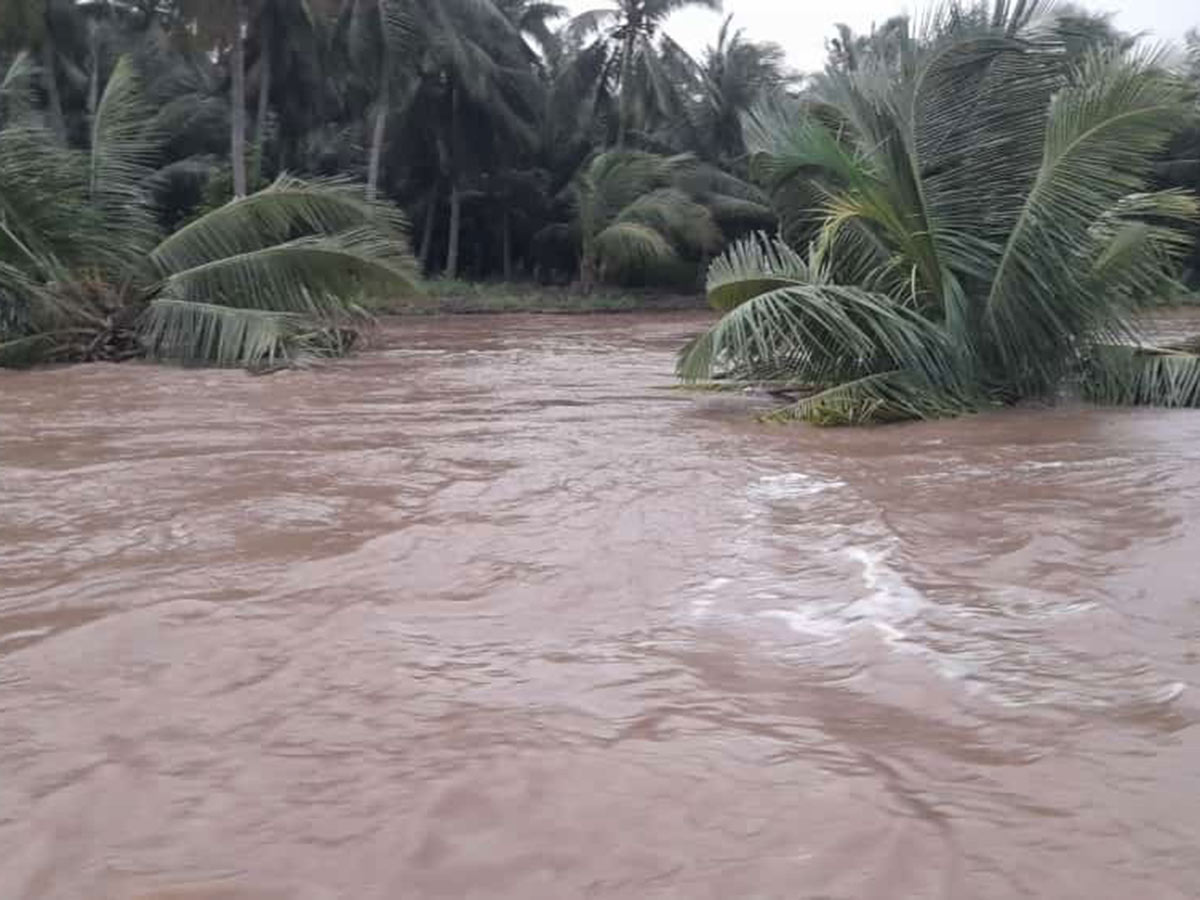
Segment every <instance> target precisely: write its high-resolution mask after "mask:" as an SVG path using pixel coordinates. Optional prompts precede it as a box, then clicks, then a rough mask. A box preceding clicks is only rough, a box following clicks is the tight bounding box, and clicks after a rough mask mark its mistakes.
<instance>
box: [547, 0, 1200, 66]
mask: <svg viewBox="0 0 1200 900" xmlns="http://www.w3.org/2000/svg"><path fill="white" fill-rule="evenodd" d="M561 2H563V3H564V4H565V5H566V6H567V8H568V9H570V10H571V12H572V14H574V13H577V12H581V11H583V10H585V9H595V8H597V7H603V6H607V3H605V2H604V0H598V2H597V0H561ZM724 2H725V12H724V13H723V14H722V13H714V12H709V11H708V10H698V9H690V10H683V11H681V12H678V13H675V15H674V16H672V17H671V19H669V20H668V21H667V25H666V31H667V33H668V34H670V35H671V37H673V38H675V40H677V41H679V42H680V43H681V44H683V46H684V47H685V48H686V49H687V50H689V51H690V52H691V53H693V54H699V53H700V51H702V50H703V49H704V48H705V47H706V46H708V45H709V44H712V43H714V42H715V41H716V38H717V31H718V29H719V28H720V27H721V19H722V18H723V16H724V15H728V14H729V13H733V21H734V26H735V27H737V28H742V29H744V30H745V32H746V36H747V37H749V38H751V39H753V40H758V41H775V42H776V43H777V44H781V45H782V46H783V48H784V49H785V50H786V51H787V53H788V59H789V61H790V62H791V64H792V66H794V67H795V68H797V69H799V70H801V71H811V70H815V69H820V68H821V66H822V65H823V64H824V61H825V41H826V40H827V39H828V38H830V37H833V36H834V33H835V32H834V29H833V26H834V23H835V22H845V23H846V24H847V25H849V26H850V27H851V28H852V29H854V31H855V32H859V33H865V32H868V31H870V30H871V24H872V23H873V22H879V23H882V22H883V21H884V20H886V19H887V18H889V17H890V16H893V15H896V14H898V13H901V12H909V13H916V14H919V13H920V12H921V11H923V10H924V9H926V8H927V7H928V5H929V4H927V3H923V2H917V3H914V2H911V0H839V2H837V3H812V2H810V0H724ZM1080 5H1083V6H1086V7H1087V8H1089V9H1095V10H1098V11H1101V12H1111V13H1113V14H1114V19H1113V21H1114V24H1115V25H1116V26H1117V27H1118V28H1120V29H1121V30H1122V31H1129V32H1135V33H1138V32H1148V33H1149V35H1150V36H1151V37H1152V38H1154V39H1156V40H1160V41H1176V40H1179V39H1180V38H1182V37H1183V33H1184V32H1185V31H1187V30H1188V29H1189V28H1193V27H1196V26H1200V3H1197V2H1196V0H1085V2H1083V3H1081V4H1080Z"/></svg>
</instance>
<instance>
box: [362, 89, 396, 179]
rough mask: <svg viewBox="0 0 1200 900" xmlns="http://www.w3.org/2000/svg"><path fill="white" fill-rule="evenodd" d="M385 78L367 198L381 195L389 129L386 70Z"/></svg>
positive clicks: (373, 133) (369, 165)
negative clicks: (381, 167)
mask: <svg viewBox="0 0 1200 900" xmlns="http://www.w3.org/2000/svg"><path fill="white" fill-rule="evenodd" d="M380 77H381V78H382V79H383V80H382V83H381V84H380V86H379V97H378V98H377V99H376V101H375V124H374V127H373V128H372V129H371V158H370V161H369V162H368V163H367V199H368V200H374V199H375V198H376V197H377V196H379V165H380V162H381V160H382V159H383V139H384V136H385V132H386V131H387V117H388V106H389V104H390V102H391V101H390V94H389V91H388V78H387V73H386V72H381V73H380Z"/></svg>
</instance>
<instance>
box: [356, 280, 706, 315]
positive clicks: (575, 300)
mask: <svg viewBox="0 0 1200 900" xmlns="http://www.w3.org/2000/svg"><path fill="white" fill-rule="evenodd" d="M708 308H709V307H708V302H707V300H706V299H705V297H704V295H703V294H701V293H699V292H697V293H694V294H685V293H679V292H678V291H671V290H670V289H664V288H622V287H610V286H596V287H593V288H592V289H590V290H584V289H582V288H581V287H579V286H578V285H542V284H534V283H532V282H503V281H499V282H472V281H462V280H453V279H437V280H430V281H429V282H427V283H426V284H425V285H424V289H423V291H422V292H421V296H414V297H405V298H400V299H397V300H394V301H389V302H387V303H386V304H382V305H376V306H375V307H374V308H373V309H372V310H371V311H372V312H374V313H375V314H377V315H401V316H414V315H415V316H421V315H447V314H459V315H462V314H474V313H617V312H666V311H672V310H689V309H697V310H698V309H708Z"/></svg>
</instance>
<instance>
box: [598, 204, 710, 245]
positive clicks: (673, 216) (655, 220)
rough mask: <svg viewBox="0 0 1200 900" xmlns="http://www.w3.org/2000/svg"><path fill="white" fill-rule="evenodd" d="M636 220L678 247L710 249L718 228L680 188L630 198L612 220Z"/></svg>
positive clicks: (706, 212) (622, 221)
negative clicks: (630, 200)
mask: <svg viewBox="0 0 1200 900" xmlns="http://www.w3.org/2000/svg"><path fill="white" fill-rule="evenodd" d="M622 223H640V224H642V225H646V226H648V227H650V228H652V229H654V230H655V231H656V232H658V233H659V234H660V235H662V236H663V237H665V238H666V239H667V240H668V241H669V242H670V243H671V244H673V245H674V246H675V247H676V248H679V249H681V250H683V249H686V250H690V251H694V252H697V253H701V254H707V253H714V252H716V250H717V249H718V248H719V247H720V244H721V232H720V229H718V228H717V226H716V223H715V222H714V221H713V218H712V214H711V213H710V212H709V211H708V210H707V209H706V208H705V207H704V206H702V205H701V204H699V203H697V202H696V201H695V200H693V199H692V198H691V197H689V196H688V195H687V194H685V193H684V192H683V191H680V190H678V189H676V188H659V189H658V190H655V191H651V192H650V193H648V194H644V195H643V196H641V197H639V198H638V199H636V200H634V201H633V202H632V203H630V204H629V205H628V206H626V207H625V208H624V209H623V210H621V212H620V214H619V215H618V216H617V220H616V224H622Z"/></svg>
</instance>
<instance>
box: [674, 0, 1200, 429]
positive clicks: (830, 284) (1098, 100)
mask: <svg viewBox="0 0 1200 900" xmlns="http://www.w3.org/2000/svg"><path fill="white" fill-rule="evenodd" d="M1038 13H1039V10H1038V9H1037V4H1036V3H1028V4H1025V3H1019V4H1016V5H1015V6H1012V7H1010V6H1009V5H1008V4H1007V3H1005V2H1004V0H999V2H998V3H997V6H996V7H995V9H994V10H993V11H992V12H991V14H990V15H988V14H987V13H986V12H985V11H980V10H979V9H977V8H975V9H970V10H966V11H964V10H959V9H953V8H952V9H951V10H950V11H949V12H948V13H946V14H945V18H943V19H942V20H941V21H939V22H936V23H934V25H935V27H934V30H933V33H932V36H931V37H929V38H926V39H925V40H923V41H922V42H920V44H919V45H916V46H908V47H904V48H901V52H899V53H898V54H896V56H895V57H894V59H893V60H892V61H890V62H886V63H885V64H880V65H876V64H873V63H872V62H871V59H870V58H867V59H866V60H863V61H860V64H859V66H858V67H857V68H856V69H854V70H849V69H847V68H845V67H842V68H838V69H831V70H830V71H829V72H827V74H826V76H825V77H824V78H823V79H822V80H821V82H820V83H819V84H818V86H817V87H816V89H815V96H814V97H813V98H812V99H811V100H809V101H807V102H805V103H804V104H803V106H801V107H797V106H795V105H790V104H788V103H786V102H777V103H775V104H773V105H771V106H769V107H761V108H760V109H759V110H758V112H757V114H756V115H755V116H753V117H752V120H751V121H749V122H748V123H747V125H748V127H747V141H748V143H749V145H750V147H751V150H752V152H753V154H754V168H755V170H756V173H757V174H758V175H759V176H760V177H761V178H762V179H763V180H764V181H765V183H766V184H767V185H768V187H769V188H770V189H771V190H772V191H773V192H774V193H775V196H776V198H777V200H780V201H782V202H784V203H785V205H787V203H788V201H789V199H791V200H794V199H795V198H796V197H798V196H803V195H808V196H812V197H815V198H817V201H818V204H817V207H816V210H815V213H814V214H813V215H810V216H809V217H808V219H807V222H805V221H804V219H805V217H804V216H803V215H796V213H797V212H798V210H796V209H785V210H784V212H791V213H792V214H793V215H792V219H793V226H794V227H793V228H792V230H791V231H790V232H789V234H790V236H792V237H793V238H794V239H796V238H798V239H800V240H801V241H803V242H804V243H807V244H808V246H807V247H806V248H805V251H806V252H804V253H800V252H797V251H796V250H795V249H793V247H792V246H788V245H786V244H783V243H781V242H779V241H776V240H769V239H765V238H761V239H755V240H750V241H747V242H745V243H743V244H740V245H738V246H736V247H734V248H732V249H731V250H730V251H729V252H728V254H727V255H726V256H724V257H723V258H722V259H720V260H718V261H717V262H716V263H715V264H714V265H713V266H712V268H711V270H710V273H709V279H708V287H709V295H710V298H711V300H712V302H713V303H714V304H715V305H716V306H717V307H718V308H720V309H722V310H723V311H724V312H725V315H724V317H723V318H722V319H721V320H720V321H719V322H718V323H717V325H715V326H714V327H713V328H712V329H711V330H710V331H709V332H707V333H706V334H704V335H703V336H701V337H700V338H699V339H697V340H696V341H695V342H693V343H692V344H691V345H690V346H689V347H688V348H686V349H685V351H684V352H683V354H682V356H681V359H680V363H679V372H680V374H681V375H682V376H683V377H685V378H688V379H701V378H707V377H711V376H713V375H717V374H724V375H729V376H733V377H735V378H744V379H752V380H760V379H773V380H774V379H782V380H785V381H789V382H794V383H797V384H803V385H805V386H806V387H807V388H808V389H809V392H810V395H809V396H807V397H806V398H805V399H803V400H801V401H800V402H799V403H797V404H796V405H795V406H792V407H790V408H788V409H787V410H786V411H785V412H784V413H783V415H784V416H795V417H801V418H805V419H808V420H810V421H817V422H826V423H843V422H860V421H881V420H891V419H897V418H921V417H932V416H937V415H947V414H956V413H959V412H963V411H968V410H973V409H979V408H981V407H983V406H986V405H988V404H991V403H997V402H1013V401H1016V400H1019V399H1021V398H1026V397H1031V396H1039V395H1047V394H1050V393H1052V392H1054V391H1056V390H1058V389H1059V388H1060V386H1062V385H1063V384H1064V383H1065V382H1066V381H1068V380H1070V379H1071V378H1078V379H1079V381H1080V384H1081V387H1082V391H1083V393H1084V395H1085V396H1088V397H1091V398H1094V399H1098V400H1103V401H1110V402H1130V403H1159V404H1168V405H1189V406H1195V405H1200V358H1197V357H1196V356H1193V355H1191V354H1189V353H1186V352H1183V351H1182V350H1160V349H1149V348H1144V347H1140V346H1138V345H1137V344H1136V342H1135V341H1132V340H1131V339H1132V338H1133V335H1134V331H1133V317H1134V315H1135V314H1136V312H1137V311H1138V310H1139V309H1140V308H1141V307H1143V306H1144V305H1146V304H1147V303H1150V302H1153V301H1155V300H1156V298H1158V297H1160V296H1161V295H1162V293H1163V291H1164V290H1166V289H1167V288H1168V285H1169V283H1170V276H1171V273H1172V267H1173V262H1174V259H1175V258H1176V257H1177V256H1178V254H1179V253H1180V252H1181V251H1183V250H1185V249H1186V246H1187V240H1186V237H1185V236H1184V235H1183V234H1182V233H1181V231H1179V230H1178V228H1179V227H1180V226H1183V225H1186V223H1187V222H1188V221H1189V220H1190V219H1191V218H1192V217H1194V215H1195V214H1196V201H1195V198H1194V197H1191V196H1189V195H1186V194H1183V193H1179V192H1170V191H1167V192H1151V191H1150V189H1149V176H1150V175H1151V172H1152V169H1153V164H1154V161H1155V158H1156V155H1157V154H1158V153H1159V152H1160V151H1161V149H1162V148H1163V146H1164V144H1165V143H1166V141H1167V140H1168V139H1169V137H1170V135H1171V132H1172V130H1173V129H1174V128H1175V127H1177V124H1178V122H1179V121H1180V120H1181V119H1182V118H1183V117H1184V116H1186V115H1187V114H1188V112H1189V109H1188V105H1189V92H1188V90H1187V87H1186V85H1185V84H1184V83H1183V82H1182V81H1181V80H1180V79H1179V78H1177V77H1176V76H1175V75H1174V74H1172V73H1171V72H1169V71H1168V70H1167V68H1166V67H1165V66H1164V63H1163V60H1162V59H1161V58H1160V57H1159V56H1157V55H1155V54H1153V53H1129V52H1122V51H1121V50H1119V49H1108V50H1098V51H1094V52H1090V53H1088V54H1085V55H1084V56H1083V57H1082V58H1080V57H1079V56H1077V55H1073V54H1068V53H1067V52H1066V48H1065V46H1064V42H1063V40H1062V35H1061V33H1060V32H1059V30H1058V29H1057V28H1056V25H1055V23H1054V22H1053V21H1052V20H1045V19H1042V18H1039V16H1038ZM896 61H898V62H896ZM797 223H798V224H797Z"/></svg>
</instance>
